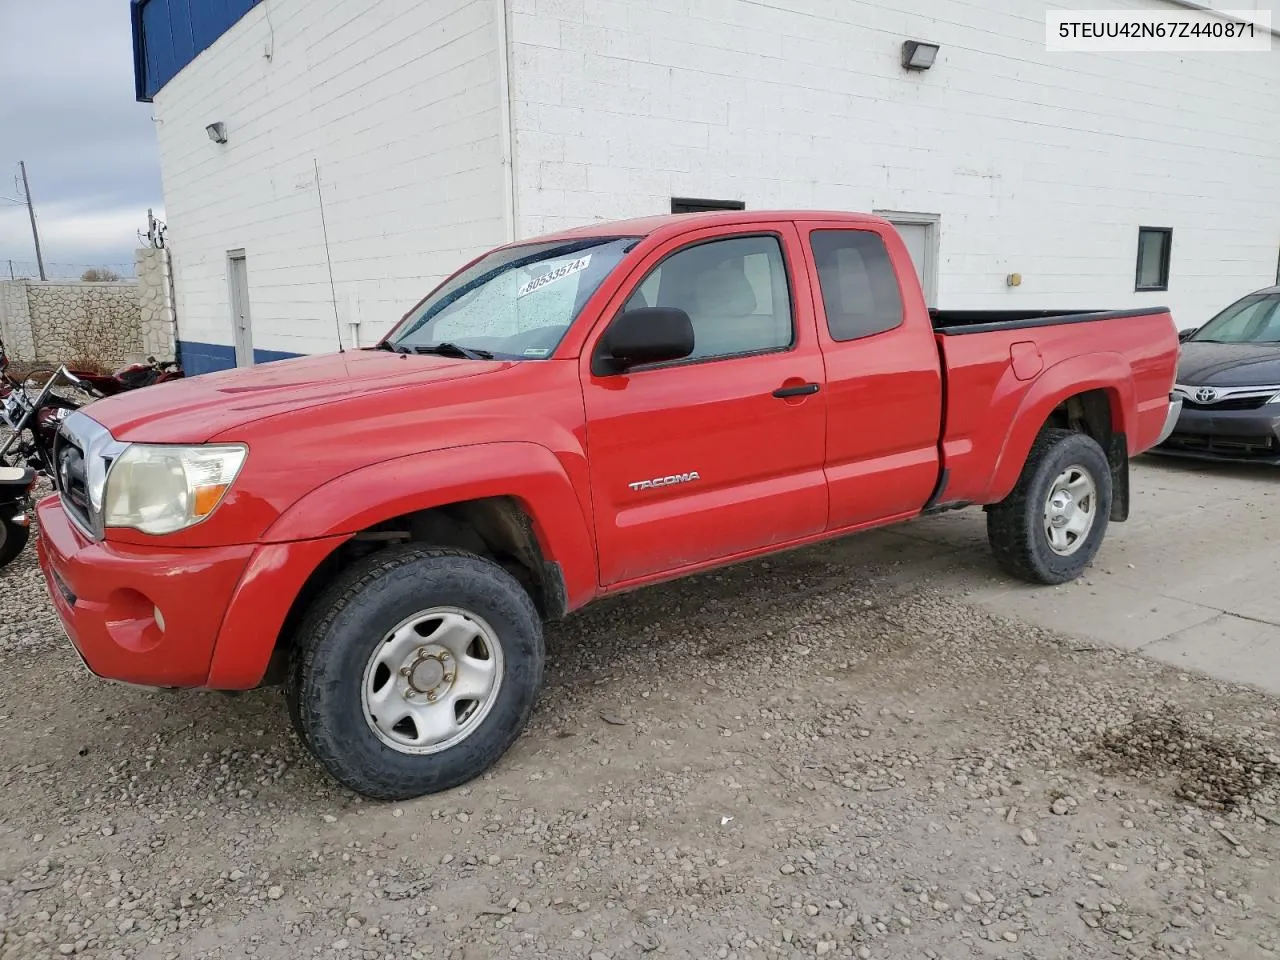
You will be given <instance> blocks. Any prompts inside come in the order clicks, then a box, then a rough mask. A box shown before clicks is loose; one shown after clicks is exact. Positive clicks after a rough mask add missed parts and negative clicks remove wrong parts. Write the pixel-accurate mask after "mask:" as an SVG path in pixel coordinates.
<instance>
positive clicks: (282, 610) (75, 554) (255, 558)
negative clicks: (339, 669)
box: [36, 495, 347, 690]
mask: <svg viewBox="0 0 1280 960" xmlns="http://www.w3.org/2000/svg"><path fill="white" fill-rule="evenodd" d="M36 514H37V516H38V518H39V522H40V540H39V543H38V545H37V550H38V553H39V559H40V569H41V570H42V571H43V573H44V577H45V583H46V585H47V587H48V589H49V596H50V598H51V599H52V601H53V606H54V609H55V610H57V613H58V616H59V618H60V619H61V620H62V625H63V628H64V629H65V631H66V633H67V637H68V638H69V639H70V640H71V643H72V645H73V646H74V647H75V649H76V652H77V653H78V654H79V655H80V659H81V660H83V661H84V664H85V666H86V667H88V668H89V670H90V671H92V672H93V673H95V674H97V675H98V676H100V677H103V678H106V679H110V680H120V681H123V682H125V683H134V684H141V685H144V686H151V687H211V688H213V689H218V690H244V689H248V688H250V687H253V686H256V685H257V684H258V683H259V682H260V681H261V679H262V677H263V674H264V673H265V671H266V668H267V664H268V662H269V661H270V658H271V655H272V652H273V651H274V649H275V646H276V640H277V638H278V637H279V636H280V633H281V630H282V628H283V626H284V623H285V620H286V618H287V616H288V614H289V612H290V610H291V609H292V606H293V602H294V599H295V598H296V597H297V596H298V595H299V594H300V593H301V591H302V588H303V586H304V585H305V583H306V581H307V579H308V577H310V575H311V574H312V573H313V572H314V571H315V569H316V568H317V567H318V566H319V565H320V563H321V561H323V560H324V558H325V557H326V556H328V555H329V554H330V553H331V552H332V551H333V549H334V548H335V547H336V546H337V545H338V544H340V543H342V542H343V541H344V540H346V539H347V538H346V537H345V536H339V537H325V538H321V539H318V540H306V541H299V542H296V543H276V544H238V545H234V546H224V547H198V548H188V549H171V548H167V547H164V546H161V545H159V544H157V545H156V546H135V545H132V544H119V543H110V542H106V541H103V542H99V541H94V540H91V539H89V538H88V537H86V536H85V535H84V534H83V533H82V532H81V531H80V529H79V528H78V527H77V526H75V525H74V524H73V523H72V522H71V520H70V518H68V516H67V514H66V512H65V511H64V509H63V507H62V504H61V502H60V500H59V498H58V497H57V496H56V495H54V496H50V497H46V498H45V499H44V500H42V501H41V502H40V503H39V504H38V505H37V507H36Z"/></svg>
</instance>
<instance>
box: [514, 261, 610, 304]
mask: <svg viewBox="0 0 1280 960" xmlns="http://www.w3.org/2000/svg"><path fill="white" fill-rule="evenodd" d="M589 263H591V254H589V253H588V254H587V255H586V256H585V257H579V258H578V259H577V260H570V261H569V262H568V263H562V264H560V266H558V267H556V268H555V269H554V270H550V271H548V272H547V273H544V274H543V275H542V276H540V277H534V278H533V279H532V280H530V281H529V282H528V283H526V284H524V286H522V287H521V288H520V289H519V290H517V291H516V296H517V297H524V296H528V295H529V294H531V293H533V292H534V291H535V290H541V289H542V288H543V287H545V286H546V285H547V284H548V283H555V282H556V281H557V280H563V279H564V278H565V277H569V276H572V275H573V274H575V273H578V272H579V271H582V270H585V269H587V265H588V264H589ZM508 289H509V288H508Z"/></svg>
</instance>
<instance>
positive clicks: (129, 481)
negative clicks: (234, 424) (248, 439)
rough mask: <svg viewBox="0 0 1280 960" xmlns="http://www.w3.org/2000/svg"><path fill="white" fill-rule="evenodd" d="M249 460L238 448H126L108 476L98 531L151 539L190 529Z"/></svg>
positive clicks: (210, 510)
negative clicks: (125, 531)
mask: <svg viewBox="0 0 1280 960" xmlns="http://www.w3.org/2000/svg"><path fill="white" fill-rule="evenodd" d="M248 454H249V451H248V449H247V448H245V447H243V446H239V445H235V446H232V445H227V446H207V447H204V446H200V447H169V446H158V445H148V444H137V443H135V444H131V445H130V446H128V447H126V448H125V449H124V451H123V452H122V453H121V454H120V456H119V457H118V458H116V461H115V462H114V463H113V464H112V465H111V472H110V473H109V474H108V475H107V478H106V494H105V497H104V503H103V508H102V519H103V525H104V526H106V527H131V528H133V529H135V530H141V531H142V532H143V533H151V534H161V533H173V532H175V531H177V530H185V529H186V528H187V527H191V526H194V525H195V524H197V523H199V522H200V521H202V520H204V519H206V518H208V517H209V516H210V515H211V514H212V513H213V511H214V510H216V509H218V504H220V503H221V502H222V498H223V497H224V496H226V493H227V490H228V489H230V487H231V484H232V483H234V482H235V479H236V476H237V474H239V473H240V468H241V467H243V466H244V461H245V457H247V456H248Z"/></svg>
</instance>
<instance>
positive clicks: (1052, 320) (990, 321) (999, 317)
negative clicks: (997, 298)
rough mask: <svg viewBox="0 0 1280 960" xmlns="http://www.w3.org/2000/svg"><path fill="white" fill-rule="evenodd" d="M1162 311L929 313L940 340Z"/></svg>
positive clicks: (937, 311)
mask: <svg viewBox="0 0 1280 960" xmlns="http://www.w3.org/2000/svg"><path fill="white" fill-rule="evenodd" d="M1165 309H1166V308H1165V307H1143V308H1141V309H1134V310H938V309H937V308H934V307H931V308H930V309H929V319H930V320H931V321H932V323H933V329H934V331H936V332H937V333H940V334H942V335H943V336H948V337H954V336H962V335H964V334H968V333H990V332H991V331H993V330H1022V329H1026V328H1032V327H1051V326H1057V325H1058V324H1063V323H1094V322H1097V321H1099V320H1120V319H1123V318H1125V317H1147V316H1150V315H1151V314H1152V313H1158V312H1160V311H1162V310H1165Z"/></svg>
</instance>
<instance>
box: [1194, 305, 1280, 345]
mask: <svg viewBox="0 0 1280 960" xmlns="http://www.w3.org/2000/svg"><path fill="white" fill-rule="evenodd" d="M1190 339H1191V340H1192V341H1197V342H1200V343H1280V293H1255V294H1253V295H1252V296H1248V297H1245V298H1244V299H1243V300H1237V301H1236V302H1235V303H1233V304H1232V305H1231V306H1229V307H1227V309H1225V310H1223V311H1222V312H1221V313H1220V314H1218V315H1217V316H1216V317H1214V318H1213V319H1212V320H1210V321H1209V322H1208V323H1206V324H1205V325H1204V326H1203V327H1201V328H1200V329H1199V330H1197V331H1196V333H1195V336H1193V337H1191V338H1190Z"/></svg>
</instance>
